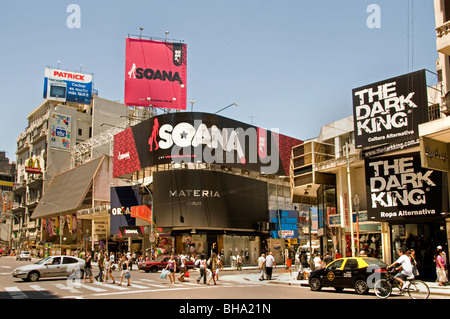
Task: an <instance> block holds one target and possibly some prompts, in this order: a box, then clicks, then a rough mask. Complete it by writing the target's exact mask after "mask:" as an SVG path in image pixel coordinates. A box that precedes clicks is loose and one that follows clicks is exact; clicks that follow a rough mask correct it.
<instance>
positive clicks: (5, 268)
mask: <svg viewBox="0 0 450 319" xmlns="http://www.w3.org/2000/svg"><path fill="white" fill-rule="evenodd" d="M34 261H36V260H35V259H33V262H34ZM25 264H29V262H27V261H16V260H15V259H14V258H13V257H2V258H0V299H232V300H239V299H250V300H254V299H267V300H269V299H375V298H376V297H375V296H374V295H373V294H372V293H370V294H368V295H366V296H359V295H357V294H355V293H354V292H353V291H351V290H348V291H344V292H343V293H336V292H335V291H334V289H330V290H326V289H325V290H324V291H322V292H313V291H310V289H309V288H308V287H299V286H287V285H276V284H273V283H271V282H269V281H263V282H257V283H255V282H250V281H248V280H245V278H243V272H242V271H225V272H222V273H221V274H220V275H221V277H220V278H219V279H220V280H219V281H218V282H217V285H214V284H213V282H211V285H210V286H209V285H204V284H197V282H196V277H197V275H198V272H197V271H196V270H194V271H191V274H192V275H191V278H189V279H188V281H187V282H177V283H176V284H170V282H169V280H168V279H167V278H166V279H161V278H160V272H158V273H145V272H141V271H138V270H133V271H132V272H131V287H127V286H126V281H124V283H123V284H122V286H118V285H117V284H114V285H113V284H111V281H109V283H106V284H103V283H99V282H97V281H95V282H94V283H86V284H84V283H83V280H81V281H80V282H79V283H76V282H73V283H71V282H70V281H68V280H67V279H66V278H50V279H40V280H39V281H37V282H26V281H23V280H22V279H18V278H13V277H12V276H11V272H12V271H13V270H14V268H16V267H19V266H21V265H25ZM93 273H94V275H96V274H97V272H96V269H95V268H94V272H93ZM244 273H245V274H255V273H256V270H245V271H244ZM113 276H114V277H115V278H116V282H119V280H120V272H119V271H117V270H116V271H114V272H113Z"/></svg>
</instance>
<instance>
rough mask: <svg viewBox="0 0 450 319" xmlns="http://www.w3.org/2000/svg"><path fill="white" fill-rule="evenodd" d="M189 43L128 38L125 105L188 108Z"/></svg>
mask: <svg viewBox="0 0 450 319" xmlns="http://www.w3.org/2000/svg"><path fill="white" fill-rule="evenodd" d="M186 50H187V48H186V44H183V43H172V42H162V41H154V40H145V39H134V38H127V39H126V60H125V105H131V106H147V107H149V106H152V107H159V108H169V109H179V110H185V109H186V80H187V67H186V65H187V63H186Z"/></svg>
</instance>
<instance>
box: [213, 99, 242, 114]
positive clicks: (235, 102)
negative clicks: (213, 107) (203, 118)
mask: <svg viewBox="0 0 450 319" xmlns="http://www.w3.org/2000/svg"><path fill="white" fill-rule="evenodd" d="M233 105H236V106H238V104H237V103H236V102H234V103H231V104H230V105H227V106H225V107H224V108H222V109H220V110H218V111H217V112H216V113H214V114H217V113H219V112H222V111H223V110H225V109H227V108H229V107H230V106H233Z"/></svg>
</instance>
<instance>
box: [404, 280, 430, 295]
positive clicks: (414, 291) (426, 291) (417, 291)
mask: <svg viewBox="0 0 450 319" xmlns="http://www.w3.org/2000/svg"><path fill="white" fill-rule="evenodd" d="M408 295H409V297H410V298H411V299H428V297H429V296H430V288H429V287H428V285H427V284H426V283H424V282H423V281H421V280H413V281H411V282H410V283H409V286H408Z"/></svg>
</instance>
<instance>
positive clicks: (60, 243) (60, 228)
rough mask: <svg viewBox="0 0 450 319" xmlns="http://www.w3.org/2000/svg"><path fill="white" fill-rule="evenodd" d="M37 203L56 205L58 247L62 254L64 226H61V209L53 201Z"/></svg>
mask: <svg viewBox="0 0 450 319" xmlns="http://www.w3.org/2000/svg"><path fill="white" fill-rule="evenodd" d="M39 203H41V204H44V205H52V206H54V207H56V209H57V210H58V211H59V247H60V253H61V255H62V237H63V234H62V233H63V230H64V228H63V227H62V220H63V219H62V211H61V209H60V208H59V206H58V205H56V204H53V203H47V202H42V201H41V202H39Z"/></svg>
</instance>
